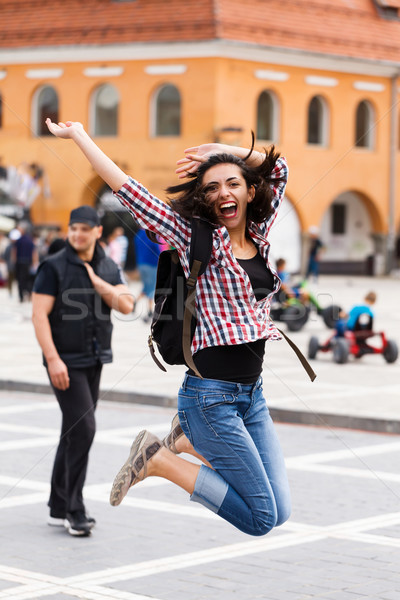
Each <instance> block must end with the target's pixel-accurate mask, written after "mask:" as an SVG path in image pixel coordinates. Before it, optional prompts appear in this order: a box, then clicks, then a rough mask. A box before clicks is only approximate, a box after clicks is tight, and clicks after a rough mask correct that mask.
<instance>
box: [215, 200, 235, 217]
mask: <svg viewBox="0 0 400 600" xmlns="http://www.w3.org/2000/svg"><path fill="white" fill-rule="evenodd" d="M219 210H220V213H221V215H222V216H223V217H227V218H231V217H236V213H237V206H236V204H235V202H224V203H223V204H221V205H220V207H219Z"/></svg>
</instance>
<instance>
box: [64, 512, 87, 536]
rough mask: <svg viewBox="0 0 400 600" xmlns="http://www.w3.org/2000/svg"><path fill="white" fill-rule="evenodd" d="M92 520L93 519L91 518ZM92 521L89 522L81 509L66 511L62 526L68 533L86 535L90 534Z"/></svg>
mask: <svg viewBox="0 0 400 600" xmlns="http://www.w3.org/2000/svg"><path fill="white" fill-rule="evenodd" d="M92 521H94V519H92ZM93 525H94V522H92V523H90V522H89V521H88V519H87V517H86V515H85V513H84V511H83V510H76V511H74V512H72V513H67V516H66V518H65V520H64V527H65V528H66V530H67V531H68V533H69V534H70V535H74V536H82V537H86V536H88V535H90V532H91V530H92V527H93Z"/></svg>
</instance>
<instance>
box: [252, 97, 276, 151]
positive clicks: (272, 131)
mask: <svg viewBox="0 0 400 600" xmlns="http://www.w3.org/2000/svg"><path fill="white" fill-rule="evenodd" d="M277 133H278V101H277V98H276V96H275V94H273V93H272V92H269V91H264V92H261V94H260V95H259V97H258V102H257V139H260V140H271V141H272V140H273V141H275V142H276V141H277Z"/></svg>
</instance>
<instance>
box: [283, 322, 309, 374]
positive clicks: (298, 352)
mask: <svg viewBox="0 0 400 600" xmlns="http://www.w3.org/2000/svg"><path fill="white" fill-rule="evenodd" d="M277 330H278V331H279V333H280V334H281V335H282V337H283V338H284V339H285V340H286V341H287V343H288V344H289V346H290V347H291V349H292V350H293V351H294V352H295V354H296V356H297V358H298V359H299V361H300V362H301V364H302V365H303V367H304V369H305V370H306V372H307V375H308V376H309V378H310V379H311V381H314V379H315V378H316V376H317V374H316V373H315V371H314V370H313V368H312V366H311V365H310V363H309V362H308V360H307V359H306V357H305V356H304V354H303V353H302V351H301V350H300V348H299V347H298V346H297V345H296V344H295V343H294V341H293V340H291V339H290V337H288V336H287V335H286V333H285V332H284V331H282V329H279V327H277Z"/></svg>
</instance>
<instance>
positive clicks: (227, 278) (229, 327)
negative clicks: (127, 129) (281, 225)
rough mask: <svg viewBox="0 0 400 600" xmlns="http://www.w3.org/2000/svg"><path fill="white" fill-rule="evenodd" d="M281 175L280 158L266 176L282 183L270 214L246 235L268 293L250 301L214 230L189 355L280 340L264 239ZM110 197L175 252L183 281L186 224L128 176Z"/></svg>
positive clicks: (245, 281)
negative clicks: (265, 271) (272, 316)
mask: <svg viewBox="0 0 400 600" xmlns="http://www.w3.org/2000/svg"><path fill="white" fill-rule="evenodd" d="M287 174H288V168H287V163H286V161H285V159H284V158H282V157H280V158H279V159H278V160H277V162H276V165H275V168H274V171H273V173H272V178H273V179H282V181H280V182H278V184H277V185H276V186H274V187H273V190H274V197H273V201H272V208H273V213H272V215H271V216H270V217H269V218H268V219H267V220H266V221H264V222H263V223H261V224H258V225H256V224H255V223H250V225H249V234H250V236H251V238H252V239H253V241H254V243H255V244H256V246H257V247H258V249H259V252H260V254H261V256H262V257H263V258H264V260H265V262H266V264H267V266H268V268H269V269H270V270H271V272H272V274H273V276H274V288H273V291H272V293H271V294H269V295H268V296H267V297H266V298H264V299H263V300H260V301H257V300H256V298H255V295H254V293H253V288H252V285H251V283H250V279H249V277H248V275H247V273H246V272H245V271H244V269H242V267H241V266H240V265H239V263H238V262H237V260H236V259H235V257H234V255H233V251H232V245H231V242H230V237H229V233H228V230H227V229H226V227H225V226H221V227H219V228H217V229H214V232H213V250H212V254H211V258H210V262H209V264H208V267H207V269H206V271H205V273H204V274H203V275H202V276H201V277H200V278H199V280H198V283H197V295H196V310H197V327H196V331H195V335H194V338H193V341H192V353H193V354H194V353H195V352H197V351H198V350H202V349H203V348H209V347H210V346H225V345H235V344H245V343H247V342H254V341H256V340H259V339H275V340H279V339H281V336H280V334H279V332H278V331H277V329H276V327H275V326H274V324H273V323H272V322H271V321H270V320H269V312H270V305H271V298H272V296H273V294H275V293H276V292H277V291H278V290H279V288H280V280H279V278H278V275H277V273H276V271H275V269H273V268H272V266H271V264H270V262H269V259H268V256H269V248H270V245H269V242H268V241H267V236H268V232H269V230H270V228H271V226H272V224H273V222H274V220H275V218H276V215H277V212H278V209H279V206H280V204H281V202H282V198H283V195H284V191H285V186H286V182H287ZM115 195H116V196H117V198H118V200H119V201H120V202H121V204H122V205H123V206H124V207H125V208H127V209H128V210H129V212H130V213H131V214H132V215H133V217H134V219H135V220H136V221H137V222H138V223H139V225H140V226H141V227H143V228H144V229H149V230H150V231H154V232H155V233H157V234H158V235H160V236H161V237H162V238H164V239H165V240H166V241H167V242H169V244H171V246H173V247H174V248H176V249H177V251H178V253H179V257H180V260H181V263H182V267H183V269H184V272H185V275H186V277H188V276H189V250H190V235H191V230H190V222H189V221H187V220H186V219H184V218H183V217H181V216H180V215H178V214H177V213H176V212H174V211H173V210H172V208H171V207H170V206H168V204H165V202H162V201H161V200H159V199H158V198H156V197H155V196H153V195H152V194H150V192H149V191H148V190H147V189H146V188H144V187H143V186H142V185H141V184H140V183H138V182H137V181H135V180H134V179H132V178H129V180H128V181H127V183H125V184H124V185H123V186H122V188H121V189H120V190H119V191H118V192H115Z"/></svg>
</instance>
